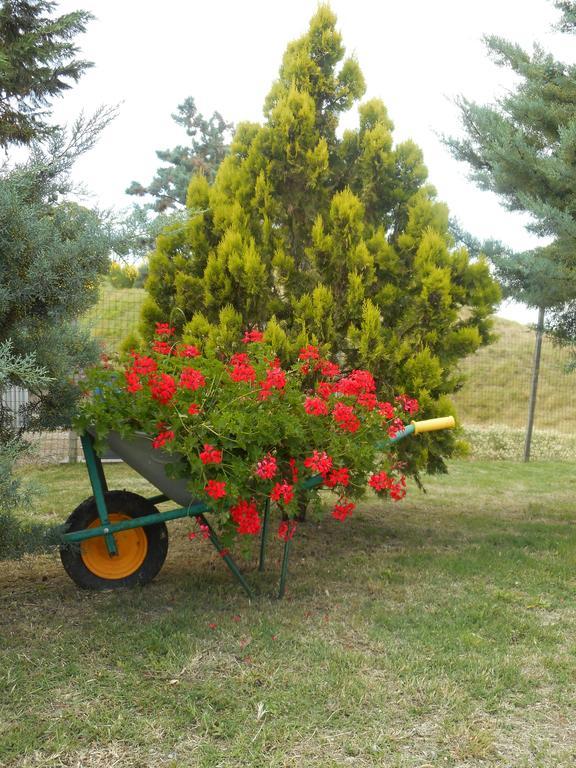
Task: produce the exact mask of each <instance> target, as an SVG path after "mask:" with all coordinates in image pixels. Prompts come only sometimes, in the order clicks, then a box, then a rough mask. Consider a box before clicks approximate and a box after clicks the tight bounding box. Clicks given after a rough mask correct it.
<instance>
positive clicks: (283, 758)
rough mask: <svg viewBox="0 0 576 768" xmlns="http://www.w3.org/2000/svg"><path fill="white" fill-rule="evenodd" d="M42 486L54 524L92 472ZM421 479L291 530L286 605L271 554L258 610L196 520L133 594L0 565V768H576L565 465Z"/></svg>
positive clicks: (572, 548)
mask: <svg viewBox="0 0 576 768" xmlns="http://www.w3.org/2000/svg"><path fill="white" fill-rule="evenodd" d="M109 475H110V478H111V482H110V485H111V487H127V488H131V489H134V490H140V491H142V490H144V489H143V483H142V481H140V480H139V479H138V478H137V477H134V476H133V475H131V474H129V472H128V470H126V469H125V468H124V467H122V466H112V467H110V468H109ZM36 479H37V480H38V481H39V483H40V484H41V485H42V487H43V488H44V495H43V498H42V500H41V503H40V507H39V509H38V513H39V514H41V515H42V516H43V517H44V518H47V519H56V518H58V519H59V518H62V517H65V516H66V515H67V514H68V512H69V511H70V510H71V508H72V507H73V506H74V505H75V504H77V503H78V502H79V501H80V500H81V499H82V498H83V497H84V496H86V495H87V484H86V480H85V478H84V469H83V467H82V466H76V467H74V466H72V467H49V468H46V469H44V470H42V471H39V472H38V473H37V477H36ZM427 485H428V493H427V494H426V495H422V494H421V493H420V492H418V491H417V489H415V488H411V490H410V494H409V496H408V497H407V499H406V500H405V501H404V502H401V503H399V504H394V505H393V504H386V505H378V504H377V503H376V502H374V503H370V502H368V503H366V504H364V505H363V507H362V509H361V510H360V511H358V513H357V514H355V516H354V518H353V519H351V520H348V521H347V522H345V523H338V522H336V521H334V520H332V519H330V518H327V519H325V520H323V521H322V522H321V523H319V524H316V523H306V524H305V525H302V526H301V527H300V529H299V531H298V533H297V535H296V538H295V540H294V549H293V557H292V561H291V573H290V580H289V584H288V592H287V598H286V599H285V600H284V601H283V602H277V601H276V600H274V599H273V598H272V597H271V594H272V592H273V590H274V589H275V586H276V582H277V573H278V558H279V555H280V550H279V547H278V543H276V545H275V546H274V547H272V550H271V557H270V561H269V564H268V571H267V573H266V574H264V576H263V577H258V574H257V573H256V572H255V571H254V564H253V563H254V560H250V561H248V562H247V563H246V564H245V568H246V570H247V572H248V578H249V579H250V580H251V581H252V583H254V584H256V585H258V586H259V588H260V590H261V592H262V593H263V594H262V596H261V597H260V598H258V600H257V601H256V602H255V603H254V604H249V603H248V601H247V599H246V598H245V596H244V594H243V593H242V592H241V590H240V589H239V588H238V587H237V585H236V584H235V583H234V582H233V581H232V579H231V576H230V575H229V573H228V572H227V570H226V569H225V568H224V566H223V563H222V562H221V560H220V558H219V557H218V555H216V554H212V552H213V550H211V548H209V547H208V546H207V545H206V543H205V542H203V541H201V540H200V541H198V540H195V541H194V542H189V541H188V540H187V538H186V531H187V530H188V525H187V524H186V523H178V524H173V525H172V527H171V529H170V531H171V548H170V552H169V555H168V560H167V562H166V565H165V566H164V569H163V570H162V571H161V573H160V574H159V576H158V578H157V579H156V581H155V582H154V583H153V584H151V585H149V586H148V587H146V588H143V589H140V590H135V591H130V592H121V593H118V592H116V593H114V592H111V593H86V592H80V591H79V590H77V589H76V588H75V586H74V585H73V584H72V582H70V581H69V580H68V577H67V576H66V575H65V574H64V572H63V571H62V569H61V567H60V564H59V559H58V557H57V556H46V557H38V558H34V559H29V560H25V561H22V562H20V563H4V564H0V600H1V613H0V634H1V638H0V679H1V683H0V765H2V766H3V768H16V767H18V768H25V767H31V766H35V767H38V768H39V767H40V766H42V768H52V767H54V768H55V767H56V766H66V767H70V768H72V766H74V767H77V768H80V767H81V768H112V766H114V767H115V768H128V767H130V768H144V767H147V766H150V767H152V766H171V767H172V768H184V767H185V766H186V767H187V766H199V767H201V768H208V767H214V768H216V767H217V766H230V767H235V768H236V767H240V766H255V767H257V768H260V767H262V768H264V767H266V768H269V767H271V768H274V767H280V766H291V767H292V766H294V767H296V766H298V767H301V766H302V767H304V768H308V767H311V766H314V767H315V768H328V767H330V768H332V767H335V766H355V767H358V768H363V767H364V766H378V767H383V768H401V767H402V768H408V767H410V768H412V767H413V768H436V767H438V768H439V767H440V766H442V767H444V766H458V767H459V768H460V767H465V768H472V767H476V766H477V767H478V768H480V767H481V766H482V767H485V766H501V767H502V768H504V767H506V768H539V767H544V766H546V767H547V768H548V767H550V768H553V767H554V768H561V767H566V768H568V766H570V768H572V767H573V766H574V765H575V764H576V687H575V686H574V671H575V667H576V610H575V599H574V592H575V588H576V525H575V522H576V514H575V511H574V504H573V499H574V492H575V490H576V463H556V464H552V463H533V464H530V465H523V464H518V463H512V462H505V461H503V462H498V463H496V462H494V463H488V462H481V461H478V462H469V463H467V462H455V463H453V464H452V466H451V472H450V475H448V476H447V477H441V478H436V479H433V480H430V481H429V482H428V484H427Z"/></svg>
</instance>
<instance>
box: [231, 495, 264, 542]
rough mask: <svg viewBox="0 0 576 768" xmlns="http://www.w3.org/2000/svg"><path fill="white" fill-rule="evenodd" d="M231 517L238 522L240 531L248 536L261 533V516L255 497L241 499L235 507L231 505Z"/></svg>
mask: <svg viewBox="0 0 576 768" xmlns="http://www.w3.org/2000/svg"><path fill="white" fill-rule="evenodd" d="M230 517H231V518H232V520H233V521H234V522H235V523H236V526H237V531H238V533H240V534H244V535H248V536H255V535H256V534H257V533H260V517H259V516H258V509H257V507H256V503H255V501H254V499H252V501H244V500H242V499H241V500H240V501H239V502H238V504H236V505H235V506H234V507H230Z"/></svg>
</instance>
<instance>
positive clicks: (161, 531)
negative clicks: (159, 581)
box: [60, 491, 168, 590]
mask: <svg viewBox="0 0 576 768" xmlns="http://www.w3.org/2000/svg"><path fill="white" fill-rule="evenodd" d="M104 498H105V500H106V507H107V509H108V512H109V513H113V512H116V513H120V514H123V515H127V516H128V517H132V518H137V517H144V516H145V515H153V514H155V513H157V512H158V510H157V509H156V507H155V506H154V505H153V504H152V503H151V502H149V501H148V500H147V499H145V498H144V497H143V496H138V494H136V493H131V492H130V491H107V492H106V493H105V494H104ZM97 519H98V510H97V509H96V502H95V500H94V497H93V496H91V497H90V498H89V499H86V501H83V502H82V504H80V506H78V507H76V509H75V510H74V512H72V514H71V515H70V517H69V518H68V520H67V521H66V524H65V528H64V531H65V532H66V533H71V532H72V531H83V530H85V529H86V528H87V527H88V526H89V525H90V524H91V523H93V522H94V520H97ZM141 530H142V531H144V533H145V534H146V538H147V541H148V551H147V553H146V557H145V558H144V561H143V562H142V564H141V565H140V567H139V568H138V570H136V571H134V573H131V574H130V575H129V576H126V577H124V578H121V579H106V578H102V577H101V576H98V575H97V574H95V573H93V572H92V571H91V570H90V569H89V568H88V567H87V566H86V564H85V562H84V560H83V559H82V554H81V550H80V544H77V543H70V544H63V545H62V546H61V547H60V559H61V560H62V565H63V566H64V569H65V571H66V573H67V574H68V576H70V578H71V579H72V581H74V582H75V583H76V584H77V585H78V586H79V587H82V589H93V590H103V589H124V588H126V587H135V586H141V585H143V584H148V582H150V581H152V579H153V578H154V577H155V576H156V574H157V573H158V571H159V570H160V568H162V565H163V564H164V560H165V559H166V555H167V553H168V530H167V528H166V524H165V523H155V524H154V525H147V526H144V527H143V528H141Z"/></svg>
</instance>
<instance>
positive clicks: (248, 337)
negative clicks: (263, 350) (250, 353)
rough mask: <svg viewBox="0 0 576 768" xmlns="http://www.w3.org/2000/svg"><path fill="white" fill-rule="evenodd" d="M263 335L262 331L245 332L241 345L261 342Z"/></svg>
mask: <svg viewBox="0 0 576 768" xmlns="http://www.w3.org/2000/svg"><path fill="white" fill-rule="evenodd" d="M263 339H264V334H263V333H262V331H258V330H256V329H254V330H253V331H246V332H245V333H244V338H243V339H242V343H243V344H254V343H257V342H259V341H263Z"/></svg>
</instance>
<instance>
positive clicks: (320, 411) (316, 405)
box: [304, 397, 328, 416]
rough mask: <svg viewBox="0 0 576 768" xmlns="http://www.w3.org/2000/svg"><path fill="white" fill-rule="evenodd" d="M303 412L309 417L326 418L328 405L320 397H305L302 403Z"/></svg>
mask: <svg viewBox="0 0 576 768" xmlns="http://www.w3.org/2000/svg"><path fill="white" fill-rule="evenodd" d="M304 410H305V411H306V413H308V414H309V415H310V416H326V415H327V414H328V405H327V403H326V401H325V400H322V398H320V397H307V398H306V400H305V401H304Z"/></svg>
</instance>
